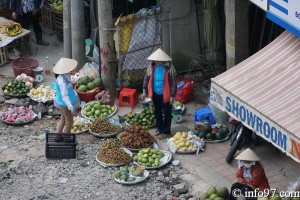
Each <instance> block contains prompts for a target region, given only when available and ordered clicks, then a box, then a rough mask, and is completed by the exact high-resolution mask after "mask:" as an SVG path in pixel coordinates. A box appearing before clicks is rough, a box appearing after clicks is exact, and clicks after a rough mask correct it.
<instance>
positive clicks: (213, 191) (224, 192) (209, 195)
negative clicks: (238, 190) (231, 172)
mask: <svg viewBox="0 0 300 200" xmlns="http://www.w3.org/2000/svg"><path fill="white" fill-rule="evenodd" d="M228 197H229V190H228V189H227V187H219V188H216V187H210V188H209V189H208V190H207V191H206V192H205V193H204V194H202V195H201V196H200V198H199V200H207V199H209V200H224V199H227V198H228Z"/></svg>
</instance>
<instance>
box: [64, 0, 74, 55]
mask: <svg viewBox="0 0 300 200" xmlns="http://www.w3.org/2000/svg"><path fill="white" fill-rule="evenodd" d="M70 8H71V0H64V12H63V19H64V27H63V30H64V57H65V58H72V41H71V38H72V35H71V9H70Z"/></svg>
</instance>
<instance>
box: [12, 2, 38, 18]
mask: <svg viewBox="0 0 300 200" xmlns="http://www.w3.org/2000/svg"><path fill="white" fill-rule="evenodd" d="M21 2H22V0H10V9H11V11H12V12H16V13H17V15H22V14H23V9H22V5H21ZM41 5H42V0H34V9H40V7H41Z"/></svg>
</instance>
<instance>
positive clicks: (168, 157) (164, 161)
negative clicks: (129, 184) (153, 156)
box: [134, 150, 172, 169]
mask: <svg viewBox="0 0 300 200" xmlns="http://www.w3.org/2000/svg"><path fill="white" fill-rule="evenodd" d="M160 151H162V152H163V153H164V154H165V155H164V157H162V158H161V159H160V165H159V166H157V167H146V166H143V165H139V164H138V163H137V162H135V161H134V164H136V165H138V166H140V167H144V168H145V169H159V168H161V167H163V166H165V165H167V164H168V163H169V162H171V160H172V154H171V153H170V152H169V151H164V150H160Z"/></svg>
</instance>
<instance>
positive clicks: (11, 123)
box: [0, 117, 35, 125]
mask: <svg viewBox="0 0 300 200" xmlns="http://www.w3.org/2000/svg"><path fill="white" fill-rule="evenodd" d="M0 120H1V121H2V122H3V123H6V124H9V125H25V124H30V123H31V122H33V121H34V120H35V117H34V118H33V119H31V120H29V121H27V122H8V121H5V120H2V118H0Z"/></svg>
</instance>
